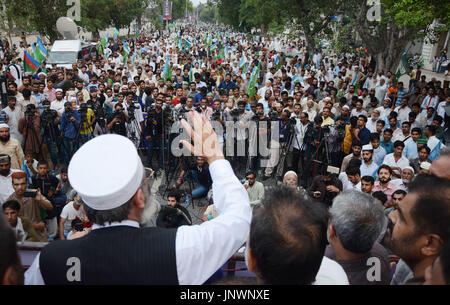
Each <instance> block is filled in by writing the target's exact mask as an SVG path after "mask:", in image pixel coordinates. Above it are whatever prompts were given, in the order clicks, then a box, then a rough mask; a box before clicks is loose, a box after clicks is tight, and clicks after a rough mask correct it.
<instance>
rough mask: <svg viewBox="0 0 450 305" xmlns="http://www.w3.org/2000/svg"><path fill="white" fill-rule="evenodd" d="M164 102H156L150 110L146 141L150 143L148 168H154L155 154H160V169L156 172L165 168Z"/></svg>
mask: <svg viewBox="0 0 450 305" xmlns="http://www.w3.org/2000/svg"><path fill="white" fill-rule="evenodd" d="M162 107H163V101H162V100H160V99H157V100H156V103H155V108H154V109H153V108H150V109H149V111H148V116H147V124H146V130H145V134H146V140H147V141H148V152H147V166H148V167H150V168H153V166H152V160H153V155H154V153H155V152H157V151H158V152H159V154H158V167H157V168H156V171H158V170H159V169H161V168H162V167H163V153H162V150H163V129H164V126H163V109H162Z"/></svg>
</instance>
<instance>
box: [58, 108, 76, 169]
mask: <svg viewBox="0 0 450 305" xmlns="http://www.w3.org/2000/svg"><path fill="white" fill-rule="evenodd" d="M80 123H81V115H80V113H79V112H78V111H77V110H76V102H75V101H74V102H73V103H71V102H67V103H65V104H64V112H63V114H62V116H61V126H60V130H61V137H62V138H63V148H64V163H65V164H66V165H67V164H69V162H70V159H71V158H72V156H73V154H74V153H75V151H76V150H77V149H78V134H79V129H80Z"/></svg>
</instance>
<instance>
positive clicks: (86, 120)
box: [79, 103, 95, 146]
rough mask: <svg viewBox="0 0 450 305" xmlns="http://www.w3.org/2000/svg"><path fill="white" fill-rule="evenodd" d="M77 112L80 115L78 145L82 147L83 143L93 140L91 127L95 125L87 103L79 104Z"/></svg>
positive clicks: (93, 115)
mask: <svg viewBox="0 0 450 305" xmlns="http://www.w3.org/2000/svg"><path fill="white" fill-rule="evenodd" d="M79 110H80V115H81V128H80V140H79V145H80V146H82V145H83V144H84V143H86V142H87V141H89V140H90V139H92V138H93V135H92V132H93V131H94V129H93V128H92V126H94V124H95V114H94V111H93V110H92V109H91V108H89V106H88V104H87V103H82V104H80V109H79Z"/></svg>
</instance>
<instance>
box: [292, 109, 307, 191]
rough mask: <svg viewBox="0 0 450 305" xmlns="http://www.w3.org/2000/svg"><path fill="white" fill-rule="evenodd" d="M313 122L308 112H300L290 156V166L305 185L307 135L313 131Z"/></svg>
mask: <svg viewBox="0 0 450 305" xmlns="http://www.w3.org/2000/svg"><path fill="white" fill-rule="evenodd" d="M312 128H313V124H311V122H310V121H309V117H308V113H306V112H302V113H301V114H300V120H299V121H297V124H295V127H294V132H295V137H294V139H293V140H292V152H290V153H289V155H288V156H290V157H289V158H288V164H289V165H290V166H289V168H290V169H291V170H293V171H294V172H296V173H297V174H298V175H299V176H300V179H301V180H302V181H301V182H302V183H301V184H302V185H305V181H306V179H305V177H304V169H305V149H306V143H305V141H304V140H305V135H306V134H308V133H310V132H311V129H312Z"/></svg>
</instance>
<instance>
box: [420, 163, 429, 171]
mask: <svg viewBox="0 0 450 305" xmlns="http://www.w3.org/2000/svg"><path fill="white" fill-rule="evenodd" d="M430 167H431V163H430V162H427V161H425V162H421V163H420V168H421V169H424V170H429V169H430Z"/></svg>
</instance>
